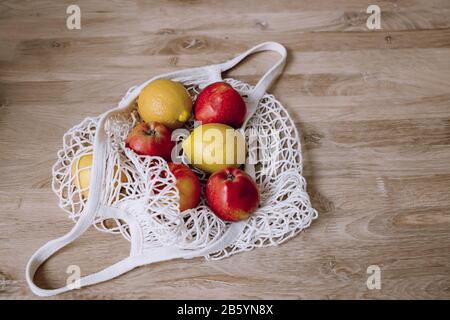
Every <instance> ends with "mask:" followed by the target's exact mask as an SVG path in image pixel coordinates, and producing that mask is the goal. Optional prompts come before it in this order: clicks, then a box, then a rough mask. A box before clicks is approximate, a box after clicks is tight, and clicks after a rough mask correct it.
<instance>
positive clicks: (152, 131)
mask: <svg viewBox="0 0 450 320" xmlns="http://www.w3.org/2000/svg"><path fill="white" fill-rule="evenodd" d="M145 133H146V134H147V135H149V136H154V135H155V134H156V131H155V130H153V129H149V130H146V131H145Z"/></svg>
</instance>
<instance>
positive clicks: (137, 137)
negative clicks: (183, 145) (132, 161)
mask: <svg viewBox="0 0 450 320" xmlns="http://www.w3.org/2000/svg"><path fill="white" fill-rule="evenodd" d="M126 145H127V147H129V148H130V149H132V150H133V151H134V152H136V153H137V154H139V155H146V156H158V157H161V158H163V159H164V160H166V161H170V160H171V152H172V149H173V147H174V146H175V142H174V141H172V132H171V131H170V130H169V129H168V128H167V127H165V126H164V125H163V124H160V123H158V122H149V123H145V122H142V123H140V124H138V125H137V126H136V127H134V128H133V129H132V130H131V131H130V133H129V134H128V137H127V141H126Z"/></svg>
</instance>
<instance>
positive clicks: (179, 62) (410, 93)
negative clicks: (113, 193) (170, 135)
mask: <svg viewBox="0 0 450 320" xmlns="http://www.w3.org/2000/svg"><path fill="white" fill-rule="evenodd" d="M71 3H72V2H71V1H68V0H67V1H66V0H64V1H54V0H53V1H52V0H42V1H33V2H30V1H22V0H18V1H12V0H7V1H2V2H0V218H1V219H0V298H1V299H17V298H27V299H36V298H37V297H36V296H34V295H33V294H32V293H31V292H30V290H29V289H28V287H27V285H26V282H25V278H24V268H25V265H26V262H27V260H28V258H29V257H30V256H31V254H32V253H33V252H34V251H35V250H36V249H37V248H38V247H39V246H40V245H42V244H44V243H45V242H47V241H49V240H50V239H53V238H56V237H58V236H61V235H63V234H65V233H66V232H68V231H69V230H70V228H71V227H72V226H73V223H72V221H70V220H69V219H67V216H66V214H65V213H64V212H62V211H61V210H60V209H58V207H57V201H56V197H55V195H54V194H53V193H52V191H51V166H52V164H53V163H54V161H55V159H56V152H57V150H58V149H59V148H60V147H61V142H62V135H63V134H64V132H65V131H66V130H68V129H69V128H70V127H71V126H73V125H75V124H77V123H79V122H80V121H81V120H82V119H83V118H84V117H86V116H94V115H98V114H100V113H102V112H104V111H106V110H108V109H109V108H111V107H112V106H115V105H116V104H117V102H118V101H119V99H120V98H121V97H122V95H123V94H124V93H125V92H126V90H127V89H128V88H129V87H130V86H132V85H136V84H139V83H141V82H142V81H145V80H147V79H148V78H150V77H152V76H154V75H157V74H159V73H162V72H168V71H173V70H176V69H180V68H186V67H194V66H201V65H205V64H213V63H219V62H222V61H224V60H226V59H229V58H231V57H233V56H234V55H236V54H238V53H239V52H241V51H243V50H246V49H247V48H249V47H250V46H252V45H254V44H257V43H260V42H263V41H279V42H281V43H283V44H284V45H285V46H286V47H287V49H288V52H289V57H288V62H287V66H286V69H285V72H284V73H283V75H282V77H281V78H280V79H279V81H277V83H276V85H275V86H274V87H273V88H272V90H271V92H272V93H274V95H275V96H276V97H277V98H278V99H279V100H280V101H281V102H282V103H283V105H284V106H285V107H286V108H287V109H288V111H289V113H290V114H291V116H292V117H293V119H294V121H295V124H296V126H297V128H298V129H299V131H300V133H301V137H302V150H303V155H302V156H303V162H304V171H303V172H304V175H305V177H306V179H307V182H308V192H309V194H310V197H311V201H312V203H313V206H314V207H315V208H316V209H317V210H318V211H319V219H317V220H316V221H314V223H313V224H312V226H311V227H310V228H309V229H308V230H306V231H305V232H303V233H301V234H300V235H298V236H296V237H294V238H293V239H291V240H289V241H287V242H286V243H284V244H282V245H280V246H277V247H271V248H264V249H257V250H254V251H251V252H247V253H243V254H238V255H236V256H233V257H231V258H228V259H224V260H221V261H205V260H203V259H200V258H197V259H192V260H174V261H169V262H162V263H157V264H153V265H150V266H144V267H141V268H138V269H136V270H133V271H131V272H130V273H128V274H126V275H124V276H122V277H119V278H117V279H114V280H112V281H109V282H106V283H103V284H99V285H96V286H92V287H88V288H85V289H82V290H76V291H74V292H71V293H67V294H64V295H61V296H58V297H54V298H53V299H71V298H76V299H87V298H90V299H106V298H108V299H121V298H131V299H140V298H190V299H191V298H194V299H195V298H203V299H208V298H222V299H245V298H256V299H265V298H275V299H281V298H285V299H308V298H321V299H345V298H350V299H380V298H387V299H398V298H406V299H423V298H427V299H449V298H450V276H449V275H450V194H449V190H450V167H449V165H448V164H449V162H450V92H449V87H450V60H449V58H448V57H449V54H450V2H449V1H447V0H436V1H432V2H426V1H420V0H398V1H388V0H386V1H375V2H373V3H374V4H378V5H379V6H380V7H381V10H382V29H381V30H377V31H369V30H367V28H366V26H365V21H366V19H367V16H368V15H367V14H366V13H365V10H366V8H367V5H368V4H365V3H362V2H361V1H358V0H337V1H336V0H316V1H292V0H280V1H263V2H261V1H257V0H250V1H246V2H245V3H244V2H242V1H226V2H223V1H218V0H214V1H203V0H198V1H197V0H194V1H162V0H155V1H151V2H147V1H141V0H131V1H127V2H119V1H117V2H115V1H114V2H111V1H107V0H100V1H95V2H94V1H84V0H80V1H77V4H79V5H80V7H81V10H82V29H81V30H75V31H71V30H67V28H66V26H65V19H66V14H65V9H66V7H67V6H68V5H69V4H71ZM276 58H277V57H276V55H274V54H265V53H264V54H259V55H255V56H252V57H251V58H250V59H248V60H247V61H245V62H244V63H243V64H242V65H240V66H239V67H237V68H235V69H233V70H231V71H230V72H228V73H227V74H226V76H231V77H235V78H237V79H240V80H243V81H246V82H249V83H253V84H254V83H256V82H257V81H258V79H259V77H260V76H261V75H262V74H263V73H264V72H265V70H268V68H269V65H270V64H272V63H274V62H275V60H276ZM128 253H129V243H128V242H127V241H126V240H125V239H123V238H122V237H121V236H120V235H108V234H104V233H101V232H98V231H95V230H93V229H91V230H89V231H88V232H87V233H86V234H85V235H84V236H83V237H82V238H80V239H79V240H77V241H76V242H75V243H73V244H72V245H70V246H69V247H67V248H66V249H64V250H63V251H62V252H61V253H60V254H58V255H57V256H55V257H54V258H52V259H51V260H50V261H48V262H47V263H46V264H45V265H44V266H43V267H42V268H41V269H40V270H39V272H38V275H37V277H36V280H37V281H38V283H39V284H41V285H42V286H45V287H56V286H59V285H62V284H64V283H65V281H66V278H67V274H66V268H67V266H68V265H70V264H77V265H79V266H80V267H81V268H82V274H88V273H92V272H95V271H98V270H100V269H102V268H103V267H106V266H108V265H110V264H112V263H114V262H117V261H118V260H119V259H121V258H123V257H125V256H126V255H127V254H128ZM373 264H376V265H379V266H380V268H381V271H382V274H381V279H382V288H381V290H368V289H367V287H366V280H367V276H368V275H367V273H366V270H367V267H368V266H369V265H373Z"/></svg>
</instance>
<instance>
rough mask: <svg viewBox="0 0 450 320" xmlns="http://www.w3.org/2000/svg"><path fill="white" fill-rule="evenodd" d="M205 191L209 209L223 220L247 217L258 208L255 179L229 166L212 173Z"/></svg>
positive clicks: (257, 192)
mask: <svg viewBox="0 0 450 320" xmlns="http://www.w3.org/2000/svg"><path fill="white" fill-rule="evenodd" d="M205 193H206V201H207V202H208V205H209V207H210V208H211V210H212V211H213V212H214V213H215V214H216V215H217V216H218V217H219V218H221V219H222V220H225V221H239V220H244V219H247V218H248V217H249V216H250V215H251V214H252V213H253V212H254V211H255V210H256V208H258V205H259V199H260V197H259V191H258V186H257V185H256V183H255V181H253V179H252V178H251V177H250V176H249V175H248V174H247V173H245V172H244V171H242V170H239V169H236V168H231V167H230V168H226V169H223V170H220V171H217V172H215V173H214V174H212V175H211V176H210V177H209V179H208V182H207V184H206V190H205Z"/></svg>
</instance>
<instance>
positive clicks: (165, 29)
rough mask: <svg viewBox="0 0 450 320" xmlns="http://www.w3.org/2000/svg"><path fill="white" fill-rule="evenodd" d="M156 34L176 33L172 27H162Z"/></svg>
mask: <svg viewBox="0 0 450 320" xmlns="http://www.w3.org/2000/svg"><path fill="white" fill-rule="evenodd" d="M156 34H158V35H162V34H175V30H174V29H171V28H162V29H159V30H158V31H157V32H156Z"/></svg>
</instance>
